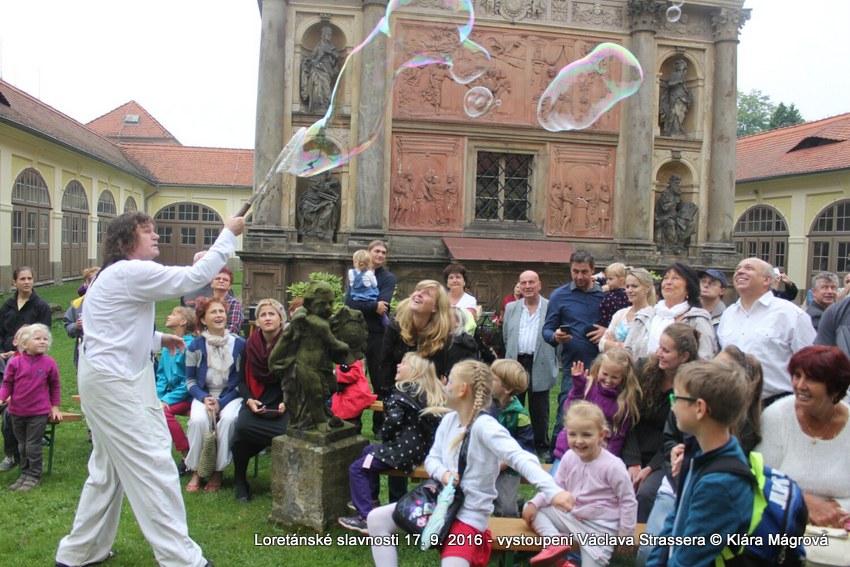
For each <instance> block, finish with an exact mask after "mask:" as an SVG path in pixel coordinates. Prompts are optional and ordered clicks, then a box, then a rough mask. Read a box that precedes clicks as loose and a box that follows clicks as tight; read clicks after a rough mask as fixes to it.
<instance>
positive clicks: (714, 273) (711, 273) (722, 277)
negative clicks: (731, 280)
mask: <svg viewBox="0 0 850 567" xmlns="http://www.w3.org/2000/svg"><path fill="white" fill-rule="evenodd" d="M703 276H708V277H710V278H714V279H716V280H717V281H719V282H720V285H721V286H723V287H727V284H726V274H724V273H723V272H721V271H720V270H715V269H714V268H710V269H708V270H705V271H703V272H700V273H699V277H703Z"/></svg>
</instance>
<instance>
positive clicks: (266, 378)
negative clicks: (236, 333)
mask: <svg viewBox="0 0 850 567" xmlns="http://www.w3.org/2000/svg"><path fill="white" fill-rule="evenodd" d="M282 334H283V329H281V330H280V331H278V333H277V335H275V336H274V338H273V339H272V340H271V341H269V342H268V343H266V342H265V340H264V339H263V332H262V331H260V330H257V331H254V332H253V333H251V336H250V337H248V344H247V345H246V350H247V359H248V362H247V364H246V365H245V381H246V382H247V383H248V388H249V389H250V390H251V394H252V395H253V397H254V399H255V400H256V399H259V397H260V396H262V395H263V391H264V390H265V389H266V386H265V385H266V384H271V383H273V382H276V381H278V380H279V378H278V377H277V376H275V375H273V374H272V373H271V372H269V355H270V354H271V352H272V349H273V348H274V347H275V345H276V344H277V341H278V339H280V336H281V335H282Z"/></svg>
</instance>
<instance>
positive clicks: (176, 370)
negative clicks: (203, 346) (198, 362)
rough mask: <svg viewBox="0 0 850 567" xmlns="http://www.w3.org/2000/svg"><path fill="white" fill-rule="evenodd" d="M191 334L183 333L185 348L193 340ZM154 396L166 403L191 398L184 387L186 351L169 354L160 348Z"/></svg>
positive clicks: (166, 350)
mask: <svg viewBox="0 0 850 567" xmlns="http://www.w3.org/2000/svg"><path fill="white" fill-rule="evenodd" d="M194 338H195V337H194V336H193V335H183V340H184V341H186V349H187V350H188V348H189V345H191V344H192V341H193V340H194ZM156 396H157V397H158V398H159V399H160V400H161V401H162V403H164V404H166V405H169V406H170V405H171V404H176V403H177V402H182V401H184V400H189V399H191V396H189V391H188V390H187V389H186V351H179V350H178V351H177V352H176V353H175V354H171V353H170V352H169V351H168V349H162V355H160V357H159V365H158V366H157V367H156Z"/></svg>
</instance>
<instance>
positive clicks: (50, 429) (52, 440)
mask: <svg viewBox="0 0 850 567" xmlns="http://www.w3.org/2000/svg"><path fill="white" fill-rule="evenodd" d="M60 413H61V414H62V421H52V420H50V421H48V422H47V430H46V431H45V432H44V438H45V439H47V447H48V449H47V472H46V473H45V475H49V474H50V473H51V472H53V449H54V447H56V426H57V425H59V424H60V423H64V422H73V421H82V420H83V416H82V415H80V414H78V413H71V412H67V411H63V412H60Z"/></svg>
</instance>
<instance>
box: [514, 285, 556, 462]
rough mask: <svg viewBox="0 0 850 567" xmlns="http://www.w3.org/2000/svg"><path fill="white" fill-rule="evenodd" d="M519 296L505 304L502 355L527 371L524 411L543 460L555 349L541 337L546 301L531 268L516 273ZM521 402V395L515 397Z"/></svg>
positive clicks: (553, 382) (547, 433) (545, 455)
mask: <svg viewBox="0 0 850 567" xmlns="http://www.w3.org/2000/svg"><path fill="white" fill-rule="evenodd" d="M518 285H519V288H520V293H522V299H520V300H518V301H512V302H511V303H508V305H507V307H506V308H505V319H504V323H503V325H502V333H503V336H504V339H505V358H510V359H512V360H516V361H518V362H519V363H520V364H522V366H523V368H525V371H526V372H528V392H529V393H528V413H529V416H530V417H531V429H532V431H533V432H534V447H535V449H536V450H537V454H538V455H539V456H540V457H541V458H542V459H544V460H548V459H547V458H548V457H549V456H550V455H549V390H551V389H552V387H553V386H554V385H555V382H556V379H557V376H558V362H557V359H556V357H555V349H554V348H553V347H552V345H550V344H548V343H547V342H546V341H544V340H543V335H542V331H543V322H544V321H545V320H546V309H547V307H548V305H549V300H548V299H546V298H545V297H543V296H541V295H540V289H541V284H540V277H539V276H538V275H537V274H536V273H535V272H532V271H531V270H527V271H525V272H523V273H521V274H520V276H519V284H518ZM517 398H518V399H519V401H520V403H521V404H523V405H525V394H524V393H523V394H521V395H519V396H517Z"/></svg>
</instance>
